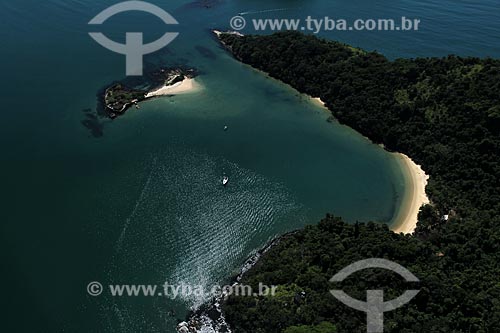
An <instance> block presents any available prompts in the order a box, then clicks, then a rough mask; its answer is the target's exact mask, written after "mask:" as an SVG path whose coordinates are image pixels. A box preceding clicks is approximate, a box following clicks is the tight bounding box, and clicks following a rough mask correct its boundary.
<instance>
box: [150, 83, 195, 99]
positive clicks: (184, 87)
mask: <svg viewBox="0 0 500 333" xmlns="http://www.w3.org/2000/svg"><path fill="white" fill-rule="evenodd" d="M200 89H201V85H200V84H199V83H198V82H197V81H196V80H195V79H192V78H186V79H184V80H182V81H180V82H177V83H175V84H172V85H169V86H164V87H161V88H159V89H157V90H154V91H150V92H148V93H147V94H146V96H145V97H146V98H151V97H157V96H167V95H179V94H186V93H190V92H196V91H199V90H200Z"/></svg>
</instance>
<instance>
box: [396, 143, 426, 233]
mask: <svg viewBox="0 0 500 333" xmlns="http://www.w3.org/2000/svg"><path fill="white" fill-rule="evenodd" d="M394 154H396V159H397V162H398V163H399V165H400V166H401V170H402V172H403V175H404V178H405V182H406V184H405V187H406V190H405V193H404V195H403V200H402V203H401V204H400V206H399V209H398V210H397V213H396V215H395V217H394V222H393V223H392V225H391V226H390V228H391V230H392V231H394V232H395V233H404V234H411V233H413V232H414V231H415V228H416V227H417V220H418V212H419V210H420V207H422V205H424V204H428V203H430V201H429V198H428V197H427V194H426V193H425V187H426V186H427V180H428V179H429V176H428V175H426V174H425V172H424V170H422V168H421V167H420V165H418V164H416V163H415V162H413V160H412V159H411V158H410V157H408V156H407V155H405V154H402V153H394Z"/></svg>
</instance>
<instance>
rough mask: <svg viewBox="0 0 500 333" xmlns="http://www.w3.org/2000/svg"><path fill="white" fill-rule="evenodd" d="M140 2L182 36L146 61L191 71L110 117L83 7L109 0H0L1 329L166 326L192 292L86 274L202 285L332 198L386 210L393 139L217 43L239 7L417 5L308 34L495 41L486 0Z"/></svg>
mask: <svg viewBox="0 0 500 333" xmlns="http://www.w3.org/2000/svg"><path fill="white" fill-rule="evenodd" d="M151 2H152V3H155V4H157V5H159V6H161V7H162V8H164V9H165V10H167V11H168V12H170V13H171V14H172V15H173V16H174V17H175V18H176V19H177V20H178V21H179V23H180V25H179V26H178V27H176V29H173V30H175V31H179V32H180V36H179V37H178V38H177V39H176V40H175V41H174V42H173V43H172V44H170V45H169V46H168V47H167V48H166V49H165V50H162V51H160V52H157V53H155V54H152V55H150V56H148V57H146V62H147V63H148V64H150V66H153V67H154V66H160V65H165V66H177V65H183V66H190V67H195V68H197V69H198V70H199V71H200V76H199V77H198V80H199V82H200V83H201V85H202V87H203V89H202V90H201V91H200V92H197V93H193V94H189V95H181V96H176V97H170V98H161V99H155V100H151V101H148V102H145V103H142V106H141V109H140V110H133V109H131V110H130V111H129V112H127V114H126V115H125V116H124V117H121V118H119V119H118V120H115V121H110V120H106V119H102V118H95V117H96V116H95V110H96V94H97V92H98V91H99V90H100V89H102V88H103V87H105V86H106V85H108V84H109V83H110V82H113V81H114V80H118V79H121V78H123V77H124V73H125V72H124V71H125V58H124V57H123V56H121V55H117V54H113V53H111V52H109V51H108V50H106V49H104V48H102V47H101V46H99V45H98V44H96V43H95V42H94V41H93V40H92V39H91V38H90V37H89V36H88V35H87V33H88V32H90V31H91V29H90V28H89V27H88V25H87V22H88V21H89V20H90V19H91V18H93V17H94V16H95V15H96V14H97V13H99V12H100V11H101V10H103V9H105V8H106V7H108V6H109V5H111V4H114V3H116V1H90V0H79V1H69V0H66V1H62V0H47V1H43V2H40V1H34V0H23V1H7V0H4V1H1V2H0V37H1V40H2V51H1V52H0V60H1V61H0V68H1V70H2V72H1V73H2V80H1V83H0V85H1V91H2V104H1V106H2V107H1V120H0V139H1V140H0V142H1V143H0V145H1V148H2V150H1V151H2V153H1V163H0V172H1V174H2V182H1V187H2V191H1V194H0V195H1V197H0V200H1V202H2V223H1V246H2V248H1V254H2V259H3V263H4V267H5V269H4V270H3V274H2V284H3V289H4V291H3V295H2V296H3V297H2V298H3V302H4V304H5V306H4V312H5V314H6V315H5V320H4V322H3V323H2V329H3V330H4V331H8V332H173V331H174V327H175V324H176V323H177V322H178V320H181V319H183V318H184V316H185V315H186V313H187V311H189V309H190V308H193V307H196V306H198V305H199V304H201V303H202V302H203V301H205V300H206V299H205V298H203V297H195V296H192V297H183V298H179V299H176V300H171V299H168V298H165V297H136V298H134V297H110V296H109V295H102V296H100V297H91V296H89V295H88V294H87V292H86V287H87V284H88V283H89V282H91V281H99V282H101V283H102V284H104V285H107V284H110V283H113V284H162V283H164V282H166V281H168V282H169V283H171V284H177V283H189V284H194V285H202V286H205V287H209V286H211V285H213V284H218V283H224V282H227V280H226V279H227V278H228V277H229V276H230V275H231V274H234V273H235V272H237V270H238V268H239V266H240V265H241V264H242V262H243V261H244V259H245V258H246V257H248V256H249V255H250V254H251V253H253V252H254V251H255V250H256V249H258V248H260V247H261V246H263V245H264V244H265V243H266V242H267V241H269V240H270V239H272V238H273V237H275V236H277V235H279V234H282V233H284V232H287V231H290V230H294V229H297V228H299V227H302V226H304V225H306V224H310V223H315V222H317V221H318V220H319V219H320V218H321V217H322V216H324V214H325V213H327V212H331V213H334V214H336V215H340V216H343V217H344V218H345V219H346V220H348V221H350V222H354V221H356V220H361V221H367V220H377V221H380V222H385V223H390V222H391V219H392V217H393V216H394V213H395V210H396V209H397V207H398V205H399V203H400V201H401V197H402V194H403V193H404V179H403V175H402V173H401V171H400V170H399V168H398V164H397V162H396V160H395V159H394V157H393V156H392V155H390V154H388V153H386V152H384V151H383V150H382V149H381V148H380V147H378V146H376V145H373V144H371V143H370V142H369V141H368V140H366V139H365V138H363V137H361V136H360V135H358V134H357V133H355V132H354V131H352V130H350V129H349V128H347V127H344V126H340V125H338V124H336V123H328V122H327V121H326V119H327V118H328V113H327V112H326V111H325V110H324V109H322V108H320V107H318V106H316V105H314V104H313V103H311V101H310V100H309V99H308V98H307V97H305V96H302V95H300V94H298V93H297V92H296V91H294V90H293V89H291V88H289V87H286V86H284V85H283V84H281V83H279V82H276V81H275V80H273V79H270V78H267V77H266V76H264V75H262V74H261V73H258V72H256V71H254V70H252V69H251V68H249V67H248V66H245V65H242V64H240V63H238V62H236V61H235V60H233V59H232V58H231V56H230V55H228V54H227V53H226V52H225V51H224V50H222V49H221V48H220V47H219V46H218V44H217V42H216V41H215V40H214V38H213V37H212V36H211V34H210V32H209V29H211V28H220V29H225V28H228V27H229V19H230V18H231V17H232V16H234V15H236V14H237V13H239V12H248V11H251V12H261V11H267V10H270V9H284V10H280V11H274V12H264V13H262V12H261V13H255V14H248V15H246V17H247V18H248V17H255V18H260V17H283V18H285V17H289V18H304V17H305V16H307V15H311V16H313V17H318V18H321V17H323V16H325V15H327V16H330V17H335V18H398V17H401V16H407V17H415V18H420V19H421V20H422V23H421V27H422V28H421V30H420V31H418V32H322V33H320V35H321V36H322V37H325V38H330V39H336V40H340V41H343V42H346V43H349V44H352V45H354V46H359V47H363V48H365V49H368V50H378V51H380V52H382V53H384V54H386V55H387V56H389V57H390V58H396V57H416V56H445V55H447V54H449V53H455V54H459V55H464V56H466V55H467V56H491V57H498V56H500V44H499V43H498V36H499V35H500V11H499V10H498V4H497V3H496V2H495V1H489V0H488V1H480V2H478V1H451V0H445V1H437V0H425V1H418V2H416V1H408V0H406V1H399V2H398V3H394V2H388V1H377V2H373V1H368V0H354V1H349V2H348V3H346V2H340V1H297V0H295V1H283V0H273V1H266V2H263V1H255V0H254V1H229V0H228V1H202V2H191V3H190V2H188V1H179V0H177V1H151ZM102 29H103V30H102V31H103V32H105V33H106V34H107V35H108V36H110V38H113V39H115V40H117V41H120V40H121V41H123V39H124V33H125V32H127V31H144V33H145V36H146V39H147V40H148V41H149V40H151V41H152V40H154V39H156V38H158V37H159V36H161V35H162V34H163V32H164V31H165V27H164V25H163V24H162V23H161V22H160V21H159V20H157V19H154V18H153V19H152V18H151V16H150V15H148V14H143V13H123V14H121V15H119V16H117V17H114V18H112V19H110V20H109V21H108V22H106V24H105V25H104V26H103V27H102ZM245 32H250V31H245ZM85 120H87V124H89V123H90V124H91V125H89V126H88V127H90V129H89V128H88V127H85V126H83V125H82V121H85ZM89 121H90V122H89ZM225 125H227V126H229V130H228V131H227V132H224V131H223V127H224V126H225ZM224 173H225V174H227V175H229V177H230V179H231V182H230V186H229V187H228V188H225V189H224V188H222V187H221V186H220V178H221V176H222V174H224Z"/></svg>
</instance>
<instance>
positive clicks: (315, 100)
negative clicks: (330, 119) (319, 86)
mask: <svg viewBox="0 0 500 333" xmlns="http://www.w3.org/2000/svg"><path fill="white" fill-rule="evenodd" d="M309 97H311V96H309ZM311 101H312V102H313V103H314V104H316V105H318V106H321V107H323V108H325V109H326V108H327V107H326V104H325V102H323V101H322V100H321V98H319V97H311Z"/></svg>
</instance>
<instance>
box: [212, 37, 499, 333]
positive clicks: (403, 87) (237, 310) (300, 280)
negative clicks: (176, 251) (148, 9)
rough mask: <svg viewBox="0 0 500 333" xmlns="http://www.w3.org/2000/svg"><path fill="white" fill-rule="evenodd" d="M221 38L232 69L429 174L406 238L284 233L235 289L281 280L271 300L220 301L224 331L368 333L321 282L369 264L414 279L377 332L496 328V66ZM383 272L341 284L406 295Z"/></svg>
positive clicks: (325, 227)
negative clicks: (260, 77)
mask: <svg viewBox="0 0 500 333" xmlns="http://www.w3.org/2000/svg"><path fill="white" fill-rule="evenodd" d="M220 39H221V41H222V42H223V43H224V45H225V46H226V47H227V48H228V49H229V50H231V52H232V53H233V55H234V56H235V57H236V58H237V59H239V60H241V61H242V62H244V63H247V64H249V65H251V66H253V67H255V68H258V69H260V70H263V71H265V72H267V73H269V75H271V76H272V77H274V78H277V79H279V80H281V81H283V82H285V83H288V84H290V85H291V86H293V87H294V88H296V89H297V90H299V91H300V92H303V93H306V94H309V95H311V96H314V97H320V98H321V99H322V100H323V101H325V102H326V105H327V107H328V108H329V109H330V110H331V112H332V114H333V116H334V117H335V118H336V119H338V121H340V122H341V123H344V124H346V125H348V126H350V127H352V128H354V129H356V130H357V131H359V132H360V133H362V134H364V135H366V136H367V137H369V138H370V139H372V140H373V141H374V142H376V143H383V144H384V145H385V146H386V147H387V149H389V150H393V151H399V152H402V153H405V154H407V155H409V156H410V157H411V158H412V159H413V160H414V161H415V162H416V163H418V164H420V165H422V168H423V169H424V170H425V171H426V173H427V174H429V175H430V179H429V184H428V186H427V193H428V195H429V197H430V199H431V201H432V205H428V206H425V207H423V209H421V211H420V214H419V223H418V225H417V229H416V231H415V233H414V235H412V236H409V235H406V236H405V235H397V234H395V233H393V232H391V231H390V230H389V229H388V228H387V227H386V226H384V225H378V224H375V223H368V224H356V225H348V224H346V223H344V222H342V220H341V219H340V218H335V217H333V216H327V218H325V219H324V220H323V221H322V222H320V223H319V225H315V226H310V227H307V228H305V229H304V230H302V231H300V232H298V233H295V234H293V235H289V236H287V237H285V238H284V239H283V240H282V241H281V242H280V243H279V244H278V245H276V246H275V247H273V248H272V249H271V250H270V251H269V252H267V253H266V255H264V256H263V258H262V259H261V260H260V261H259V262H258V264H257V265H256V266H255V267H254V268H253V269H252V270H250V271H249V272H248V273H247V274H245V275H244V277H243V281H242V282H243V283H247V284H250V285H257V284H258V283H259V282H263V283H266V284H269V285H278V286H279V288H278V295H277V297H237V296H231V297H230V298H229V299H228V300H227V301H226V302H225V304H224V305H223V309H224V312H225V315H226V318H227V320H228V322H229V323H230V325H231V326H232V327H233V328H234V330H235V332H236V333H244V332H248V333H265V332H273V333H275V332H284V333H291V332H326V331H332V332H335V331H336V332H365V331H366V318H365V313H362V312H359V311H356V310H352V309H349V308H348V307H346V306H345V305H343V304H342V303H340V302H339V301H337V300H336V299H334V298H333V296H331V295H330V294H329V293H328V290H330V289H333V287H334V286H333V285H332V284H330V283H329V282H328V280H329V279H330V278H331V277H332V276H333V275H334V274H335V273H336V272H338V271H339V270H340V269H341V268H343V267H345V266H346V265H348V264H351V263H353V262H354V261H356V260H360V259H366V258H371V257H380V258H387V259H390V260H393V261H396V262H398V263H400V264H402V265H403V266H405V267H407V268H408V269H409V270H410V271H412V272H413V273H414V274H415V275H416V276H418V277H419V278H420V279H421V284H420V288H421V292H420V293H419V294H418V295H417V297H416V298H415V299H414V300H413V301H412V302H411V303H410V304H408V305H406V306H405V307H403V308H400V309H398V310H396V311H393V312H387V313H385V331H386V332H498V331H499V330H500V268H499V262H500V217H499V213H500V158H499V149H500V61H499V60H496V59H478V58H462V57H458V56H448V57H446V58H418V59H397V60H394V61H390V60H388V59H387V58H385V57H384V56H383V55H381V54H378V53H376V52H365V51H363V50H360V49H356V48H353V47H351V46H348V45H345V44H341V43H337V42H333V41H326V40H321V39H317V38H316V37H313V36H306V35H303V34H300V33H297V32H283V33H277V34H274V35H270V36H244V37H241V36H236V35H232V34H223V35H221V36H220ZM333 213H334V212H333ZM445 214H447V215H450V218H449V220H448V221H444V219H443V218H442V217H443V215H445ZM394 275H395V274H392V273H387V272H384V271H379V270H374V271H370V272H365V273H359V275H358V274H356V279H351V278H349V279H348V280H346V281H344V282H343V283H342V288H343V289H344V290H345V291H346V292H348V293H349V294H351V295H352V296H353V297H357V298H359V299H364V297H366V296H363V295H365V293H366V289H367V287H368V286H372V285H373V286H376V287H383V286H390V288H385V289H386V290H385V291H386V295H392V296H393V297H386V299H387V298H394V297H397V296H399V295H400V294H401V292H402V290H405V289H408V288H407V287H408V286H407V285H406V284H404V283H402V281H399V280H398V276H397V275H396V276H394ZM359 277H364V279H361V278H359ZM337 287H338V286H337ZM336 289H338V288H336ZM303 292H304V293H303ZM304 295H305V296H304ZM332 325H334V326H335V327H336V328H334V327H333V326H332Z"/></svg>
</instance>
